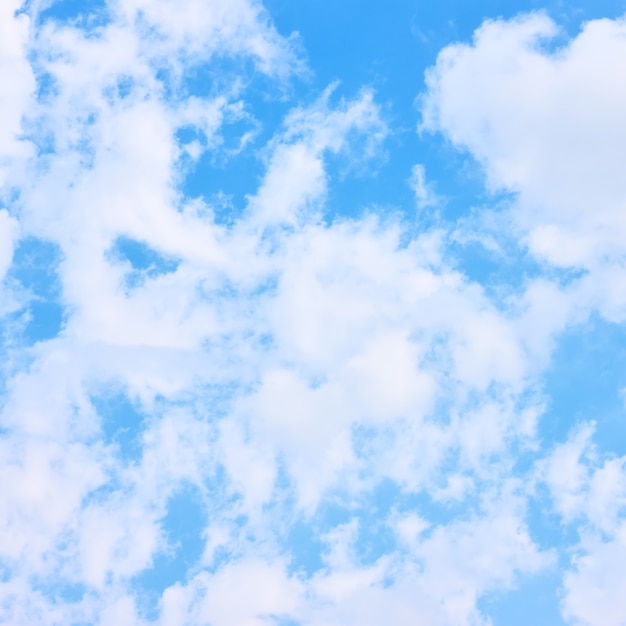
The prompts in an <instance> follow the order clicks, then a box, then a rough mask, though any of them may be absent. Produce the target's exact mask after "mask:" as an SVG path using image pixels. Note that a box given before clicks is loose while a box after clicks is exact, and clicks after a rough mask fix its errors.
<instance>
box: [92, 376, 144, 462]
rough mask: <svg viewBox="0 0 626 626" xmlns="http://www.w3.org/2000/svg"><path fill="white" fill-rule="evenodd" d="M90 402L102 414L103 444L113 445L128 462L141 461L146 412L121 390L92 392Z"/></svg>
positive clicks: (120, 456) (112, 389) (111, 389)
mask: <svg viewBox="0 0 626 626" xmlns="http://www.w3.org/2000/svg"><path fill="white" fill-rule="evenodd" d="M91 402H92V404H93V406H94V409H95V410H96V412H97V413H98V416H99V417H100V428H101V430H102V435H103V440H104V443H105V444H107V445H111V446H114V447H115V448H116V450H117V453H118V456H119V458H121V459H122V460H123V461H125V462H138V461H139V460H140V459H141V454H142V450H143V443H142V433H143V430H144V428H145V415H144V414H143V412H142V411H141V409H140V407H138V406H137V404H136V403H135V402H133V401H132V400H131V399H130V398H129V397H128V395H127V394H126V393H125V392H124V391H123V390H120V389H116V388H110V389H107V390H105V391H104V392H102V393H100V394H98V395H93V396H92V397H91Z"/></svg>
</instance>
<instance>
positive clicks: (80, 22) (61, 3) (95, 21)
mask: <svg viewBox="0 0 626 626" xmlns="http://www.w3.org/2000/svg"><path fill="white" fill-rule="evenodd" d="M27 4H30V2H28V3H27ZM33 4H34V3H33ZM109 4H110V2H108V0H52V1H51V2H45V3H43V5H44V8H43V10H40V11H39V12H38V15H37V18H38V21H39V22H45V21H46V20H50V19H52V20H55V21H58V22H71V23H74V24H76V25H77V26H79V27H80V28H83V29H85V30H90V29H93V28H97V27H99V26H103V25H105V24H106V23H107V22H108V19H109V16H108V11H109V8H108V7H109Z"/></svg>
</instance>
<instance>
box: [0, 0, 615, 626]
mask: <svg viewBox="0 0 626 626" xmlns="http://www.w3.org/2000/svg"><path fill="white" fill-rule="evenodd" d="M54 6H55V5H51V6H50V7H44V6H39V7H38V5H37V4H34V5H33V6H32V7H31V8H30V9H28V10H19V9H20V7H19V3H17V2H14V3H10V2H9V3H5V5H4V6H3V8H2V9H0V11H3V15H4V17H2V15H0V24H1V26H0V28H2V29H3V31H2V34H3V35H4V36H3V37H0V78H3V79H4V81H6V82H10V83H11V84H14V85H15V86H16V88H15V89H14V90H11V92H10V93H9V92H7V94H6V97H5V95H4V94H3V98H4V99H3V100H2V101H1V102H0V108H1V109H0V150H1V152H0V183H1V184H2V196H1V202H2V205H1V206H2V208H1V209H0V277H2V278H3V284H2V290H3V293H4V294H6V302H7V303H8V304H6V305H3V308H2V309H1V310H0V312H1V314H2V315H3V318H2V320H3V321H2V323H3V328H4V329H6V330H3V344H2V350H3V356H4V357H5V365H4V367H3V374H4V382H3V385H2V413H1V416H0V447H1V451H0V484H2V485H4V487H3V489H2V492H1V493H0V511H1V515H0V572H1V573H2V575H1V576H0V621H1V622H6V623H10V624H15V625H18V626H19V625H22V624H24V625H26V624H33V623H40V624H50V625H52V624H78V623H92V624H102V625H108V624H120V625H126V624H127V625H129V626H131V625H132V626H134V625H140V624H149V623H153V624H160V625H162V626H175V625H178V624H211V625H212V626H221V625H225V626H226V625H230V624H250V625H253V624H259V625H260V624H267V623H275V624H281V623H282V624H286V623H298V624H303V625H307V626H314V625H319V626H321V625H325V626H328V625H330V624H346V623H358V624H372V625H378V624H388V623H397V624H412V623H422V624H428V625H432V626H437V625H441V626H444V625H449V624H455V625H457V624H458V625H467V626H479V625H480V626H482V625H485V626H486V625H488V624H490V623H492V622H491V621H490V617H489V615H488V612H487V611H486V610H485V609H484V606H483V605H482V604H481V602H482V600H483V599H484V598H485V597H487V596H489V594H493V593H505V592H507V591H511V590H513V589H515V587H516V586H517V585H519V584H520V581H523V580H526V579H528V578H530V577H532V576H533V575H537V574H540V573H542V572H546V571H552V570H554V569H555V568H556V567H557V566H558V564H559V556H562V554H563V553H565V552H567V550H569V549H571V548H572V545H573V547H574V550H575V553H576V556H575V557H574V558H573V559H572V561H571V563H568V565H567V567H566V571H563V572H561V574H562V578H563V580H562V588H563V602H562V615H563V617H564V619H565V620H570V621H571V622H572V623H581V624H589V625H593V626H595V625H598V626H599V625H600V624H603V625H606V624H615V625H616V626H617V625H618V624H620V623H622V621H623V619H622V616H623V610H622V606H621V604H620V602H621V595H620V593H619V590H620V589H621V586H623V581H622V578H623V576H621V574H620V570H619V559H618V557H617V556H616V555H619V554H621V552H620V551H623V550H624V541H626V540H625V535H624V517H623V504H624V498H625V497H626V496H625V485H626V473H625V471H626V470H625V467H626V466H625V463H626V460H625V458H624V457H619V455H616V454H612V455H611V454H606V453H604V452H601V451H598V450H596V449H595V448H594V443H593V436H594V435H593V428H592V426H591V425H590V423H586V422H585V423H583V424H582V425H580V426H579V427H578V429H575V430H573V431H572V432H571V433H570V434H569V435H568V437H566V439H565V440H564V441H561V442H555V441H548V442H546V441H545V440H544V439H543V438H542V435H541V432H540V423H541V420H542V419H544V414H545V410H546V391H545V383H544V375H545V372H546V369H547V368H548V367H549V365H550V362H551V358H552V356H553V348H554V345H555V342H556V341H557V338H558V336H559V333H562V332H563V331H564V330H566V329H567V328H568V327H571V325H572V324H574V323H582V322H584V321H585V320H586V319H588V317H589V316H590V315H592V314H594V313H597V314H599V315H601V316H604V317H605V318H606V319H609V320H611V321H616V322H621V321H622V320H623V315H622V310H623V303H622V301H621V296H620V294H621V291H622V290H619V289H616V288H615V285H616V284H620V283H619V282H616V281H619V280H621V278H620V277H621V273H622V267H621V266H622V256H623V254H624V251H623V250H622V239H623V238H622V237H621V235H620V233H621V229H622V217H621V212H620V209H621V207H622V205H623V202H624V197H623V192H624V187H623V182H622V180H621V177H620V175H619V174H620V171H619V168H618V167H617V165H616V164H618V163H620V158H621V156H626V155H622V152H621V151H623V146H624V145H626V144H625V143H624V142H623V141H621V139H620V138H621V137H622V135H623V133H624V132H626V131H624V126H623V124H622V123H621V110H622V108H623V107H622V108H620V107H621V106H622V104H623V102H622V101H623V97H624V94H625V93H626V92H625V91H624V84H623V81H622V82H620V81H619V80H614V76H615V72H616V71H617V68H619V67H620V65H619V60H620V59H621V58H622V57H623V55H624V53H625V50H626V48H624V45H625V44H624V39H623V36H622V35H623V30H624V24H623V21H620V20H600V21H595V22H591V23H589V24H587V25H586V26H585V27H584V29H583V30H582V31H581V33H580V34H579V35H578V36H577V37H575V38H574V39H572V40H571V41H567V42H566V43H565V44H563V46H562V47H560V48H557V49H555V50H551V49H550V48H549V46H548V45H547V42H548V41H549V38H550V37H553V36H555V35H556V34H557V32H558V30H557V27H556V25H555V24H554V23H553V22H552V21H551V20H550V19H548V18H547V17H546V16H544V15H542V14H531V15H526V16H522V17H519V18H515V19H513V20H510V21H507V22H505V21H488V22H485V23H484V24H483V25H482V26H481V27H480V28H479V29H478V30H477V31H476V33H475V37H474V40H473V42H472V43H470V44H455V45H451V46H449V47H447V48H445V49H444V50H442V51H441V52H440V54H439V56H438V59H437V62H436V64H435V65H434V66H433V67H432V68H431V69H430V70H429V71H428V73H427V78H426V93H425V94H423V100H422V101H423V109H422V116H423V120H422V123H421V125H422V129H423V130H428V131H432V132H438V133H442V134H443V135H444V136H445V137H447V138H448V139H450V140H451V141H452V143H453V144H454V145H455V146H456V147H457V148H461V149H464V150H466V151H468V152H469V153H470V155H471V156H472V157H473V158H474V159H476V160H477V161H478V162H479V163H480V164H481V166H482V167H483V168H484V171H485V175H486V179H487V184H488V186H489V188H490V189H491V190H499V191H506V192H508V193H510V194H512V200H511V203H510V206H509V207H508V208H507V209H506V211H507V212H508V213H507V216H510V218H511V224H512V226H510V225H506V226H500V222H499V221H498V222H497V228H495V230H494V237H495V238H496V239H498V238H501V239H513V240H514V241H515V245H516V246H517V247H518V250H522V251H524V252H523V253H524V254H527V255H528V256H529V257H531V258H532V259H533V261H534V262H537V263H538V264H539V265H540V267H541V272H539V274H538V275H536V274H535V275H533V276H527V277H524V279H523V280H521V281H518V284H520V283H521V287H519V286H518V287H513V286H507V285H500V289H493V288H492V285H489V284H483V283H482V282H480V281H479V280H477V279H475V278H472V277H471V276H470V275H469V273H468V272H466V271H464V269H463V266H462V265H460V264H459V262H458V257H457V255H456V248H457V247H458V242H459V241H461V239H459V232H460V231H461V230H463V228H465V226H464V225H463V222H462V220H461V221H459V223H454V222H446V221H444V220H443V219H440V218H438V219H437V220H436V221H435V222H434V223H433V224H432V225H430V226H429V227H427V228H426V227H424V228H418V229H415V228H411V227H410V226H409V225H407V223H406V220H405V219H404V218H403V217H402V216H401V215H399V214H391V213H389V212H383V211H377V210H376V209H375V208H371V207H370V208H368V209H367V210H364V211H363V212H362V214H360V215H358V216H352V217H346V216H345V215H344V214H342V212H341V211H340V207H334V206H333V202H334V201H335V197H334V196H333V194H332V193H331V192H332V189H333V184H334V182H335V180H336V178H337V177H338V172H339V171H343V170H345V171H346V172H348V174H346V175H349V173H350V167H348V166H349V165H351V164H357V165H358V164H363V163H364V162H367V161H368V160H376V159H377V158H379V157H380V155H381V154H382V153H383V152H384V150H385V145H386V144H385V142H386V140H387V138H388V137H389V135H390V134H391V133H392V131H393V128H392V126H393V120H391V119H390V117H389V116H388V115H386V113H385V107H384V103H383V102H382V100H381V98H380V96H379V95H377V94H376V93H375V92H374V91H373V90H372V89H371V88H369V87H367V86H363V88H362V89H361V90H358V91H356V92H354V93H352V94H351V95H340V94H339V93H337V91H338V86H337V85H330V86H328V87H326V88H325V89H322V90H321V91H319V92H318V93H315V94H314V96H313V97H308V98H306V99H304V100H303V101H299V102H297V101H295V100H294V101H293V102H291V101H289V103H288V105H285V101H286V100H289V98H290V97H291V96H290V93H291V92H290V90H291V89H293V83H294V81H297V80H300V79H302V77H304V79H305V80H306V77H307V76H308V75H309V73H310V68H308V67H307V65H306V61H305V60H304V56H303V53H302V43H301V40H300V39H299V37H298V35H297V34H294V35H291V36H287V37H285V36H282V35H281V34H279V32H278V31H277V29H276V28H275V26H274V25H273V24H272V22H271V20H270V18H269V16H268V14H267V13H266V11H265V9H264V8H263V7H262V6H261V5H260V4H259V3H257V2H253V1H250V0H241V1H239V2H232V1H229V2H223V1H222V0H211V1H210V2H198V1H196V0H185V1H184V2H183V3H181V2H178V3H172V2H168V1H166V0H150V1H147V0H141V1H133V2H127V1H125V2H108V3H103V4H102V5H97V6H96V8H94V9H93V10H92V11H91V12H89V11H85V12H83V13H81V14H79V15H78V16H75V17H73V18H68V17H63V16H61V15H59V14H55V13H54V10H53V9H54ZM5 31H6V32H5ZM599 68H600V69H599ZM611 68H612V69H611ZM600 70H601V71H600ZM418 88H419V86H418V85H416V91H417V89H418ZM259 90H261V91H262V93H263V96H262V98H260V99H259V96H258V91H259ZM268 102H269V103H270V104H271V106H274V107H276V111H284V114H281V115H280V119H279V121H277V122H274V124H273V126H272V121H271V119H272V118H271V116H269V115H267V116H266V117H263V116H262V115H261V114H260V113H259V111H263V110H266V108H265V109H264V107H267V106H268V104H267V103H268ZM233 135H234V137H233ZM262 136H263V137H265V139H264V140H263V141H261V139H259V137H262ZM232 146H236V147H235V148H232ZM250 154H252V158H253V159H254V160H255V163H257V164H258V165H259V167H260V170H259V171H260V174H259V177H258V179H256V180H253V181H251V182H250V180H249V179H248V178H246V177H245V176H241V180H240V183H239V184H240V185H241V187H242V193H241V197H242V198H243V200H242V202H241V206H239V207H233V206H230V207H229V209H230V213H229V212H228V211H225V210H224V205H223V204H220V202H221V200H220V198H221V199H222V200H223V195H222V196H220V194H215V193H213V194H212V193H209V192H208V191H207V193H206V194H193V193H191V192H190V190H189V185H188V182H189V178H190V176H192V175H197V176H203V177H205V179H206V187H207V189H209V188H215V187H216V186H217V187H218V188H219V185H220V176H225V175H224V174H223V173H224V171H227V170H228V169H229V168H232V169H233V171H235V170H236V167H237V159H239V158H243V157H242V155H250ZM622 160H623V159H622ZM207 163H208V164H209V165H208V166H207ZM218 163H219V164H220V165H219V167H218V165H217V164H218ZM338 163H339V165H338ZM342 163H345V164H348V166H346V167H345V168H343V167H342V165H341V164H342ZM425 172H426V169H425V166H424V165H423V164H414V166H413V167H412V169H411V170H410V171H407V172H406V175H405V176H404V179H405V180H408V181H410V185H411V186H412V187H413V190H414V193H415V201H416V203H417V206H418V207H421V208H424V207H429V206H430V207H434V208H436V207H437V205H438V203H439V202H441V200H440V198H439V196H438V195H436V194H434V192H433V191H432V189H433V187H432V186H430V184H429V183H428V182H427V180H426V174H425ZM246 185H248V186H247V187H246ZM485 213H487V212H485ZM455 237H456V239H455ZM573 270H576V271H574V272H573V278H569V274H567V272H568V271H573ZM541 498H544V500H541ZM539 502H543V503H544V504H545V503H546V502H547V504H545V506H547V507H548V508H549V511H550V515H556V516H558V519H559V523H560V524H562V525H563V526H564V527H567V528H571V529H573V530H574V532H575V533H578V534H577V536H576V539H575V541H574V544H571V543H570V544H568V545H567V546H565V547H563V546H562V545H558V546H557V545H549V543H548V542H546V541H544V539H543V537H541V536H539V532H538V531H537V530H536V528H534V525H533V524H534V522H533V520H532V516H531V514H530V510H531V509H532V507H533V506H538V503H539ZM177 520H178V521H177ZM180 520H182V521H180ZM607 572H613V573H612V574H611V573H608V574H607ZM620 581H621V582H620ZM620 585H621V586H620ZM242 598H245V601H243V600H242ZM598 598H605V600H603V601H602V602H601V603H600V602H599V600H598Z"/></svg>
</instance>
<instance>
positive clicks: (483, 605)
mask: <svg viewBox="0 0 626 626" xmlns="http://www.w3.org/2000/svg"><path fill="white" fill-rule="evenodd" d="M560 592H561V574H560V572H559V570H558V569H557V568H556V567H551V568H548V569H546V570H545V571H543V572H540V573H538V574H533V575H530V576H518V577H517V579H516V581H515V583H514V587H513V589H500V590H496V591H492V592H490V593H488V594H486V595H485V596H483V597H482V598H480V599H479V600H478V603H477V606H478V609H479V610H481V612H483V613H484V614H486V615H488V616H489V618H490V619H491V624H492V626H529V624H532V625H533V626H565V625H566V622H565V621H564V620H563V618H562V617H561V614H560V595H561V593H560Z"/></svg>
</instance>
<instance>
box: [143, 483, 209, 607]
mask: <svg viewBox="0 0 626 626" xmlns="http://www.w3.org/2000/svg"><path fill="white" fill-rule="evenodd" d="M207 522H208V519H207V509H206V506H205V505H204V503H203V498H202V494H201V493H200V492H199V491H198V489H197V488H195V487H193V486H190V485H184V486H183V487H182V488H181V489H179V490H178V491H177V492H176V493H174V494H173V495H172V496H171V498H170V499H169V500H168V503H167V513H166V515H165V517H164V518H163V519H162V520H161V531H162V533H163V536H164V538H165V542H166V544H165V548H164V550H163V551H162V552H160V553H159V554H157V555H156V557H155V558H154V561H153V563H152V567H151V568H149V569H146V570H144V571H143V572H142V573H141V574H139V575H138V576H136V577H135V578H134V580H133V587H134V588H135V589H136V590H138V591H139V592H140V595H141V597H142V599H143V601H144V604H143V605H142V607H141V608H142V610H143V612H144V614H145V616H146V617H147V618H148V619H154V618H156V617H157V616H158V601H159V598H160V596H161V594H162V593H163V591H164V590H165V589H167V588H168V587H171V586H172V585H174V584H175V583H177V582H180V583H184V582H185V581H186V578H187V575H188V574H189V573H190V572H193V570H194V567H196V566H198V563H199V561H200V558H201V556H202V554H203V552H204V546H205V540H206V537H205V535H204V530H205V528H206V526H207Z"/></svg>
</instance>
